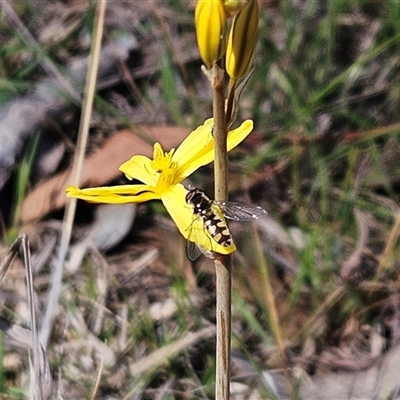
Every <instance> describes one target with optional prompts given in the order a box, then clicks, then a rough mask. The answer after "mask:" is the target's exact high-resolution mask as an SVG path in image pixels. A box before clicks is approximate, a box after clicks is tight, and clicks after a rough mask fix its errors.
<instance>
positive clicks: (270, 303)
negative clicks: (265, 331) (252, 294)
mask: <svg viewBox="0 0 400 400" xmlns="http://www.w3.org/2000/svg"><path fill="white" fill-rule="evenodd" d="M253 237H254V239H255V245H256V251H257V254H258V265H259V274H260V280H261V282H262V283H263V288H264V290H263V293H264V301H265V304H266V305H267V307H268V310H269V319H270V327H271V331H272V335H273V336H274V339H275V343H276V345H277V347H278V351H279V354H280V358H281V365H282V369H283V370H284V374H285V380H286V385H287V389H288V391H289V394H290V398H291V399H295V398H296V394H295V390H294V387H293V384H292V381H291V379H290V374H289V369H288V362H287V359H286V352H285V342H284V340H283V335H282V330H281V325H280V322H279V315H278V310H277V308H276V304H275V298H274V293H273V290H272V285H271V277H270V274H269V269H268V265H267V263H266V260H265V257H264V256H263V249H262V245H261V241H260V237H259V235H258V231H257V229H256V226H255V224H253Z"/></svg>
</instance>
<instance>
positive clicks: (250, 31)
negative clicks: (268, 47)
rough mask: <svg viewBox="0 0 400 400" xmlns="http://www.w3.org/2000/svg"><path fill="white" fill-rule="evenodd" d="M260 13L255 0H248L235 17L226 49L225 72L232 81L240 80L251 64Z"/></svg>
mask: <svg viewBox="0 0 400 400" xmlns="http://www.w3.org/2000/svg"><path fill="white" fill-rule="evenodd" d="M259 18H260V11H259V9H258V2H257V0H250V1H249V2H248V3H247V4H246V6H245V7H244V8H243V9H242V10H241V11H240V12H239V14H237V15H236V16H235V18H234V19H233V22H232V26H231V30H230V32H229V38H228V45H227V48H226V65H225V68H226V72H227V73H228V75H229V76H230V77H231V78H232V79H235V80H237V79H240V78H242V77H243V76H244V75H245V74H246V73H247V71H248V70H249V68H250V65H251V63H252V62H253V58H254V52H255V48H256V42H257V36H258V35H257V31H258V20H259Z"/></svg>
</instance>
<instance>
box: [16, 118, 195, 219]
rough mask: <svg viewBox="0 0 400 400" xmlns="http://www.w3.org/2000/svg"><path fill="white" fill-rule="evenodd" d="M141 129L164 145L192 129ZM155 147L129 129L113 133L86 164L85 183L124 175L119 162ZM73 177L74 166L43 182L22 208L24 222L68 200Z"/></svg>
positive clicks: (97, 183)
mask: <svg viewBox="0 0 400 400" xmlns="http://www.w3.org/2000/svg"><path fill="white" fill-rule="evenodd" d="M140 129H141V131H142V132H144V133H145V134H146V135H147V136H148V137H150V138H151V139H152V140H154V141H158V142H160V143H161V145H162V146H163V148H165V149H170V148H172V147H174V146H177V145H178V144H179V143H180V142H181V141H182V140H183V139H184V138H185V137H186V136H187V135H188V133H189V129H187V128H179V127H171V126H154V127H146V126H141V127H140ZM152 153H153V147H152V146H151V145H149V144H148V143H146V142H145V141H144V140H143V139H141V138H140V137H138V136H137V135H135V133H134V132H132V131H130V130H128V129H125V130H122V131H119V132H117V133H116V134H115V135H113V136H112V137H111V138H110V139H109V140H108V141H107V142H106V143H105V144H104V146H103V147H102V148H100V149H99V150H98V151H96V152H95V153H93V154H91V155H89V156H88V157H87V158H86V159H85V162H84V165H83V173H82V178H81V185H80V186H82V187H93V186H104V185H106V184H107V183H108V182H110V181H112V180H113V179H116V178H118V177H119V176H121V172H120V171H119V170H118V168H119V166H120V165H121V164H122V163H124V162H125V161H127V160H129V158H131V157H132V156H134V155H136V154H143V155H146V156H148V157H151V156H152ZM70 180H71V168H69V169H67V170H66V171H64V172H62V173H60V174H58V175H56V176H54V177H52V178H50V179H48V180H46V181H44V182H42V183H40V184H39V185H38V186H37V187H36V188H35V189H33V190H32V192H30V193H29V194H28V196H27V197H26V199H25V201H24V203H23V205H22V212H21V220H22V223H24V224H26V223H29V222H33V221H37V220H39V219H41V218H42V217H43V216H45V215H47V214H48V213H49V212H51V211H54V210H58V209H60V208H62V207H63V206H64V204H65V199H66V195H65V188H66V187H67V186H68V185H69V182H70Z"/></svg>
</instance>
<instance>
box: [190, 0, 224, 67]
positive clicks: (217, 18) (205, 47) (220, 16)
mask: <svg viewBox="0 0 400 400" xmlns="http://www.w3.org/2000/svg"><path fill="white" fill-rule="evenodd" d="M194 18H195V22H196V34H197V45H198V46H199V52H200V56H201V59H202V60H203V62H204V64H205V65H206V66H207V67H208V68H210V67H211V66H212V65H213V64H214V63H216V62H217V61H218V60H219V59H220V58H221V57H222V56H223V54H224V50H225V40H224V36H225V31H226V13H225V9H224V5H223V3H222V0H198V1H197V4H196V10H195V16H194Z"/></svg>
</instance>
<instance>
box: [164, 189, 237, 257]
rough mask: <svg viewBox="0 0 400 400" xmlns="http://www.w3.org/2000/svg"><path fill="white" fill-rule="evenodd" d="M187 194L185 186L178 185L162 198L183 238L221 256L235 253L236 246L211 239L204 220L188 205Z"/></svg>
mask: <svg viewBox="0 0 400 400" xmlns="http://www.w3.org/2000/svg"><path fill="white" fill-rule="evenodd" d="M187 192H188V191H187V189H185V187H184V186H183V185H181V184H177V185H174V186H171V187H170V189H169V190H168V191H166V192H165V193H163V195H162V198H161V200H162V202H163V204H164V206H165V208H166V209H167V211H168V213H169V214H170V215H171V217H172V219H173V220H174V222H175V224H176V226H177V227H178V229H179V232H180V233H181V234H182V236H183V237H184V238H185V239H188V240H191V241H192V242H195V243H196V244H197V245H198V246H200V247H202V248H203V249H205V250H208V251H213V252H216V253H220V254H230V253H232V252H233V251H235V250H236V246H235V245H234V244H232V245H231V246H229V247H224V246H221V245H220V244H218V243H217V242H216V241H215V240H214V239H213V238H212V237H211V235H210V234H209V233H208V231H207V229H205V227H204V223H203V220H202V218H200V217H196V216H195V215H194V214H193V209H192V207H191V206H190V205H189V204H187V203H186V200H185V199H186V194H187Z"/></svg>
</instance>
